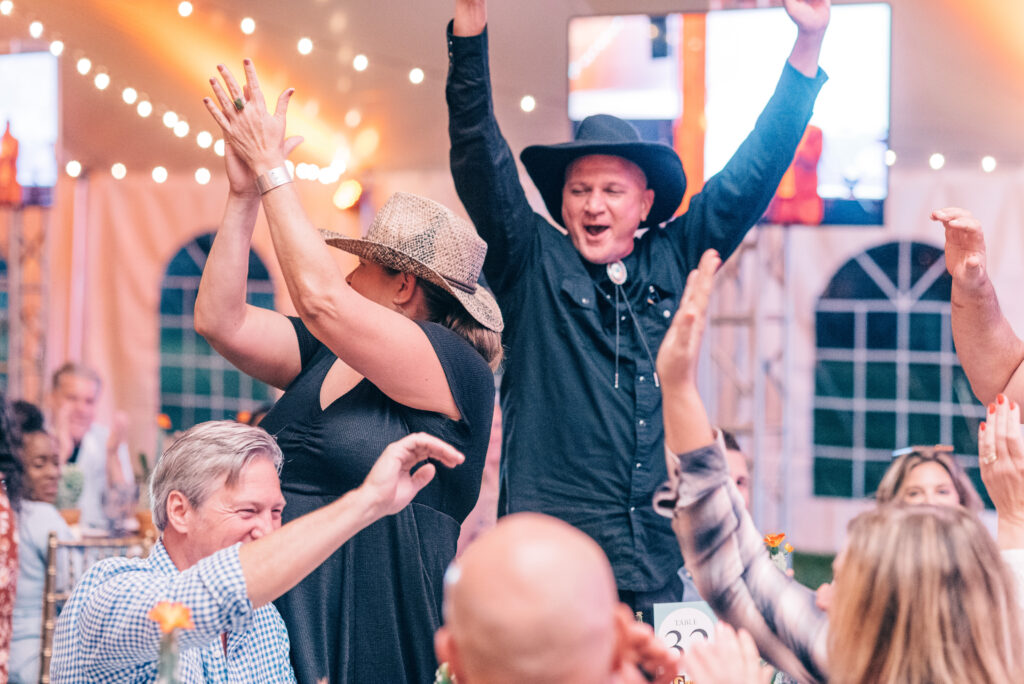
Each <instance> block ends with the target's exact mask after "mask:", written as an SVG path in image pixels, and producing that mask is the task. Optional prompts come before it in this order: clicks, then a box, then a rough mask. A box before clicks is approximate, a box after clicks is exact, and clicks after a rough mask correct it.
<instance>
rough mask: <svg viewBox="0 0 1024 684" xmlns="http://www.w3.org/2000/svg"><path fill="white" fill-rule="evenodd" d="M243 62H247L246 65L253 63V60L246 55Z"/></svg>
mask: <svg viewBox="0 0 1024 684" xmlns="http://www.w3.org/2000/svg"><path fill="white" fill-rule="evenodd" d="M242 64H245V65H249V64H252V60H251V59H249V58H248V57H246V58H245V59H243V60H242Z"/></svg>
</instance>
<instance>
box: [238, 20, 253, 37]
mask: <svg viewBox="0 0 1024 684" xmlns="http://www.w3.org/2000/svg"><path fill="white" fill-rule="evenodd" d="M239 26H240V27H241V29H242V33H244V34H245V35H247V36H251V35H252V32H253V31H255V30H256V20H255V19H253V18H252V17H246V18H245V19H242V23H241V24H240V25H239Z"/></svg>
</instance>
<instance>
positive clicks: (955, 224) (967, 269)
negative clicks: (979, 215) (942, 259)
mask: <svg viewBox="0 0 1024 684" xmlns="http://www.w3.org/2000/svg"><path fill="white" fill-rule="evenodd" d="M931 219H932V220H933V221H939V222H940V223H942V225H943V227H944V228H945V229H946V270H947V271H949V274H950V275H951V276H953V280H954V282H955V283H956V284H957V285H958V286H960V287H962V288H965V289H967V290H976V289H977V288H979V287H981V286H983V285H985V284H986V283H987V282H988V273H987V271H986V268H985V235H984V233H982V231H981V222H980V221H978V219H976V218H974V217H973V216H971V212H969V211H967V210H966V209H960V208H959V207H948V208H946V209H936V210H935V211H933V212H932V214H931Z"/></svg>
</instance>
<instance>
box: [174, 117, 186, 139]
mask: <svg viewBox="0 0 1024 684" xmlns="http://www.w3.org/2000/svg"><path fill="white" fill-rule="evenodd" d="M174 135H176V136H178V137H179V138H184V137H185V136H186V135H188V122H187V121H181V120H179V121H178V123H176V124H174Z"/></svg>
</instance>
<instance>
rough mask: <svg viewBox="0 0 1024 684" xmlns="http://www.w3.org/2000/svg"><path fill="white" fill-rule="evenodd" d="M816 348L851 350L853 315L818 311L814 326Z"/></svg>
mask: <svg viewBox="0 0 1024 684" xmlns="http://www.w3.org/2000/svg"><path fill="white" fill-rule="evenodd" d="M815 334H816V335H817V337H818V347H821V348H839V349H852V348H853V314H852V313H835V312H829V311H819V312H818V315H817V321H816V325H815Z"/></svg>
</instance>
